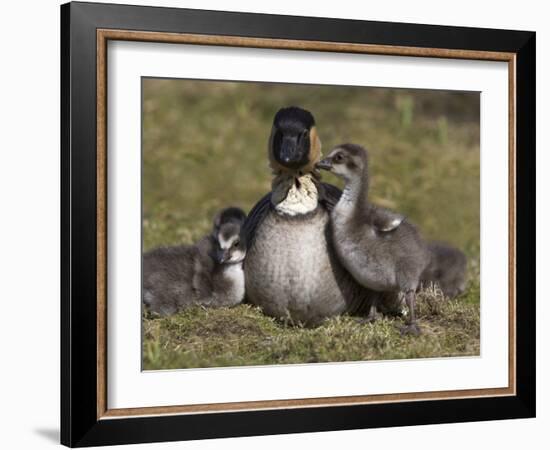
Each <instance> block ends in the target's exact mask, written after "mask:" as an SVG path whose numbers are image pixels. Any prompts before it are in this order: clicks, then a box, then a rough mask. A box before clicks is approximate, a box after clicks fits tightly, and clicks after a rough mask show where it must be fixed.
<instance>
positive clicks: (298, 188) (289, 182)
mask: <svg viewBox="0 0 550 450" xmlns="http://www.w3.org/2000/svg"><path fill="white" fill-rule="evenodd" d="M318 199H319V192H318V190H317V186H316V185H315V182H314V180H313V175H312V174H311V173H308V174H305V175H302V176H292V175H287V174H280V175H278V176H277V177H275V179H274V180H273V192H272V194H271V203H272V204H273V205H274V206H275V210H276V211H277V212H279V213H281V214H286V215H289V216H296V215H300V214H307V213H309V212H311V211H314V210H315V208H317V204H318Z"/></svg>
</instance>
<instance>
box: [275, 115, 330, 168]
mask: <svg viewBox="0 0 550 450" xmlns="http://www.w3.org/2000/svg"><path fill="white" fill-rule="evenodd" d="M320 156H321V141H320V140H319V137H318V136H317V131H316V128H315V119H314V118H313V115H312V114H311V113H310V112H309V111H306V110H305V109H302V108H298V107H297V106H290V107H288V108H282V109H280V110H279V111H278V112H277V114H275V118H274V119H273V127H272V130H271V137H270V139H269V160H270V163H271V168H272V169H273V170H274V171H276V172H287V173H288V172H290V173H308V172H310V171H312V170H313V169H314V168H315V164H316V163H317V162H318V161H319V158H320Z"/></svg>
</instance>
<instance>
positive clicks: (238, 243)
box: [143, 208, 246, 316]
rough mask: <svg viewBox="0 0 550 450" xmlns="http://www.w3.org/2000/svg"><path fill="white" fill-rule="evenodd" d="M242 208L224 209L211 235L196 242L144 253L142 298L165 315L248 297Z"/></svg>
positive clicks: (215, 305) (232, 304)
mask: <svg viewBox="0 0 550 450" xmlns="http://www.w3.org/2000/svg"><path fill="white" fill-rule="evenodd" d="M245 219H246V214H245V213H244V212H243V211H242V210H241V209H239V208H226V209H223V210H222V211H220V212H219V213H218V214H217V215H216V217H215V219H214V224H213V229H212V232H211V234H210V235H208V236H205V237H203V238H202V239H201V240H200V241H199V242H198V243H197V244H195V245H180V246H175V247H161V248H157V249H154V250H151V251H149V252H147V253H145V254H144V255H143V303H144V305H145V307H146V309H147V310H149V311H150V312H152V313H156V314H159V315H161V316H166V315H170V314H174V313H176V312H178V311H180V310H182V309H185V308H187V307H190V306H193V305H202V306H206V307H221V306H234V305H237V304H239V303H241V302H242V300H243V299H244V293H245V285H244V271H243V261H244V258H245V255H246V242H245V238H244V236H243V233H241V228H242V225H243V223H244V220H245Z"/></svg>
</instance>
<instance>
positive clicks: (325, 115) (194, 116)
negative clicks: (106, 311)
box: [142, 78, 480, 368]
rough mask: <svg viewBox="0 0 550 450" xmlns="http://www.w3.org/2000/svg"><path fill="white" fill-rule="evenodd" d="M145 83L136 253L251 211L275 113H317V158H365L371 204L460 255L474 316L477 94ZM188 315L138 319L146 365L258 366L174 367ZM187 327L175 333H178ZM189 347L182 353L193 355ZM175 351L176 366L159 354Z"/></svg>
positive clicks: (264, 177)
mask: <svg viewBox="0 0 550 450" xmlns="http://www.w3.org/2000/svg"><path fill="white" fill-rule="evenodd" d="M142 83H143V84H142V89H143V125H142V126H143V176H142V194H143V246H144V251H146V250H149V249H151V248H153V247H157V246H161V245H177V244H189V243H193V242H195V241H197V240H198V239H199V238H200V237H202V236H203V235H204V234H206V233H208V232H209V230H210V228H211V220H212V218H213V216H214V214H215V213H216V211H218V210H219V209H221V208H224V207H227V206H230V205H234V206H239V207H241V208H243V209H244V210H245V211H246V212H248V211H249V210H250V209H251V208H252V207H253V206H254V204H255V203H256V202H257V201H258V200H259V199H260V198H261V197H262V196H263V195H264V194H265V193H267V192H269V191H270V189H271V174H270V170H269V168H268V163H267V141H268V138H269V134H270V130H271V124H272V120H273V116H274V115H275V113H276V112H277V111H278V110H279V109H280V108H281V107H284V106H290V105H296V106H300V107H302V108H305V109H308V110H309V111H311V112H312V113H313V115H314V116H315V120H316V123H317V128H318V132H319V136H320V138H321V141H322V144H323V152H324V154H327V153H328V152H329V151H330V149H331V148H332V147H333V146H335V145H337V144H341V143H343V142H354V143H358V144H361V145H363V146H365V147H366V148H367V149H368V150H369V154H370V167H371V170H370V172H371V195H372V199H373V200H374V202H375V203H378V204H380V205H382V206H385V207H388V208H391V209H395V210H397V211H399V212H401V213H404V214H406V215H407V216H408V217H409V219H410V220H411V221H412V222H414V223H416V224H417V225H418V226H419V228H420V230H421V232H422V233H423V235H424V236H425V237H426V238H428V239H437V240H444V241H447V242H449V243H452V244H453V245H455V246H457V247H459V248H460V249H462V250H463V251H464V252H465V253H466V254H467V256H468V261H469V271H470V278H471V280H472V282H471V285H470V286H471V287H470V290H469V293H468V294H467V295H466V300H465V301H466V302H467V303H469V304H473V305H477V306H476V308H477V309H476V310H475V311H473V312H472V314H474V316H478V314H479V307H478V306H479V225H480V218H479V211H480V203H479V202H480V198H479V196H480V190H479V186H480V159H479V107H480V104H479V93H473V92H452V91H429V90H411V89H393V88H367V87H344V86H318V85H296V84H280V83H277V84H275V83H254V82H214V81H196V80H178V79H152V78H144V79H143V81H142ZM324 180H326V181H329V182H331V183H334V184H337V185H339V186H341V183H340V181H339V180H337V179H336V178H334V177H332V176H331V175H327V174H324ZM248 313H250V311H248V312H247V314H248ZM211 314H222V313H221V312H220V313H215V312H212V313H211ZM231 314H232V315H233V316H234V315H235V314H238V310H237V313H235V312H234V311H233V312H231ZM184 316H185V317H187V318H192V316H190V315H189V314H187V315H184ZM184 316H181V317H180V318H179V319H178V318H174V319H173V320H172V321H170V319H162V320H160V319H159V320H158V321H156V322H155V321H154V320H153V321H152V322H147V320H149V319H145V328H146V331H147V330H149V331H150V332H149V334H147V333H146V334H145V353H144V354H145V359H144V360H145V363H146V364H145V366H146V367H149V368H161V367H185V366H209V365H212V364H214V365H216V364H221V365H231V364H237V363H238V364H243V363H246V361H251V362H252V363H253V362H254V361H255V359H254V355H253V354H251V355H249V358H248V359H247V358H245V357H243V356H242V354H240V353H239V350H238V349H235V348H230V349H225V350H224V349H220V348H218V349H217V350H216V352H218V353H220V352H221V353H222V354H223V352H224V351H229V352H230V353H231V354H234V355H239V358H237V359H235V358H233V359H232V358H231V357H227V358H225V357H222V358H221V359H220V354H217V355H216V358H217V360H216V361H217V362H216V363H214V362H213V361H211V360H210V359H209V357H208V355H207V354H206V353H204V352H203V353H204V354H203V355H202V356H197V355H196V354H194V355H195V356H193V358H194V359H193V358H192V359H191V360H192V361H193V362H189V361H191V360H185V359H183V360H182V359H181V358H179V359H178V357H176V356H175V355H176V353H177V352H180V353H181V349H182V348H185V345H183V344H182V342H185V339H186V338H185V337H181V336H180V337H179V338H178V337H177V333H176V335H174V334H173V333H172V334H171V333H170V332H169V330H170V326H171V325H174V323H175V322H174V321H177V320H180V319H181V320H183V319H182V317H184ZM231 320H233V321H234V320H235V317H233V318H232V319H231ZM257 320H260V319H259V318H258V319H257ZM174 326H175V325H174ZM192 326H193V324H192V323H187V322H185V323H184V324H183V325H182V327H183V329H184V331H185V333H188V332H189V329H190V327H191V328H192ZM186 327H187V328H186ZM218 328H219V327H218ZM178 329H180V330H181V329H182V328H181V327H180V328H178ZM221 329H222V331H223V327H222V328H221ZM151 330H153V331H151ZM167 330H168V331H167ZM185 333H184V335H185V336H187V334H185ZM293 333H294V331H293ZM283 334H284V333H283ZM475 334H476V333H474V335H473V336H472V335H468V336H466V337H465V339H473V341H474V342H476V339H477V345H478V344H479V336H478V332H477V337H476V336H475ZM252 337H253V336H252ZM224 339H225V340H226V341H227V336H225V337H224V336H223V333H222V341H223V340H224ZM242 339H244V337H242V336H241V340H242ZM298 340H299V339H298ZM193 342H195V343H196V342H199V343H201V345H202V344H204V342H203V341H201V340H200V339H199V340H198V341H196V340H195V341H193ZM188 344H189V347H188V348H187V351H189V349H190V348H192V347H193V344H192V343H191V341H189V342H188ZM402 344H403V345H406V344H405V343H402ZM182 345H183V347H182ZM396 345H397V344H396ZM415 345H416V346H418V345H417V344H415ZM461 345H462V344H461ZM474 347H475V345H474ZM175 348H176V349H178V350H177V352H176V350H174V349H175ZM468 348H470V350H471V348H472V347H471V346H469V347H468ZM151 349H156V350H154V351H153V350H151ZM171 351H172V352H175V353H174V358H176V359H174V358H171V357H168V356H167V352H168V353H169V352H171ZM193 351H194V350H193ZM476 351H477V350H474V353H475V352H476ZM438 352H439V353H438ZM453 352H455V350H452V349H440V350H438V351H432V352H431V353H430V355H432V356H433V355H435V356H437V355H442V354H450V353H453ZM455 353H456V352H455ZM415 354H416V353H415ZM420 354H422V352H420ZM147 355H149V356H147ZM379 356H381V357H383V355H379ZM407 356H410V354H408V353H407V352H406V351H405V352H404V353H403V357H407ZM330 358H333V359H330ZM330 358H329V359H330V360H335V359H334V358H335V356H334V355H332V356H331V357H330ZM342 358H344V359H345V355H342ZM336 360H339V359H338V358H337V357H336ZM341 360H343V359H341ZM186 361H187V362H186ZM220 361H222V362H220ZM243 361H245V362H243ZM262 361H264V360H262ZM267 361H268V362H269V361H270V360H269V358H268V359H267ZM264 362H265V361H264ZM274 362H284V361H280V360H276V359H275V360H274ZM148 364H149V365H148Z"/></svg>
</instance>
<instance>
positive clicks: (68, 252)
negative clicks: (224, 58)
mask: <svg viewBox="0 0 550 450" xmlns="http://www.w3.org/2000/svg"><path fill="white" fill-rule="evenodd" d="M109 40H126V41H144V42H161V43H186V44H200V45H215V46H232V47H253V48H270V49H291V50H295V51H302V50H316V51H324V52H343V53H366V54H383V55H396V56H419V57H438V58H458V59H481V60H491V61H505V62H507V63H508V67H509V74H510V77H509V112H508V115H509V155H508V157H509V193H508V198H509V260H510V264H509V277H510V283H509V311H510V317H509V384H508V387H506V388H495V389H476V390H468V391H436V392H424V393H421V394H418V393H411V394H383V395H370V396H353V397H325V398H315V399H288V400H270V401H262V402H238V403H215V404H207V405H200V406H191V405H173V406H169V407H155V406H154V405H151V407H150V408H134V409H109V408H108V405H107V401H106V398H107V395H106V389H107V386H106V378H107V376H106V370H107V367H106V366H107V363H106V342H107V339H108V336H107V325H106V317H107V314H108V311H107V308H106V273H107V257H106V242H107V238H106V237H107V229H106V205H107V201H108V199H107V196H106V171H107V170H108V167H107V161H106V145H107V140H106V139H107V117H106V99H107V85H106V80H107V76H106V74H107V72H106V70H107V67H106V65H107V59H106V51H107V46H106V44H107V42H108V41H109ZM61 56H62V62H61V77H62V78H61V119H62V125H61V143H62V149H61V174H62V180H61V204H62V217H61V223H62V229H61V256H62V258H61V260H62V267H61V274H62V278H61V292H62V298H61V302H62V310H61V393H62V395H61V442H62V443H63V444H65V445H68V446H91V445H106V444H124V443H138V442H155V441H172V440H185V439H203V438H214V437H230V436H247V435H264V434H277V433H294V432H314V431H328V430H344V429H354V428H368V427H386V426H401V425H417V424H429V423H445V422H463V421H479V420H492V419H509V418H520V417H524V418H525V417H534V415H535V351H534V349H535V303H534V297H535V294H534V292H535V271H534V264H535V254H534V249H535V233H534V229H535V177H534V173H535V170H534V169H535V82H534V81H535V33H532V32H525V31H506V30H489V29H476V28H459V27H445V26H432V25H416V24H414V25H413V24H399V23H382V22H366V21H351V20H340V19H324V18H323V19H321V18H309V17H290V16H275V15H260V14H248V13H229V12H214V11H200V10H187V9H170V8H153V7H136V6H125V5H108V4H93V3H69V4H66V5H63V6H62V7H61Z"/></svg>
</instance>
